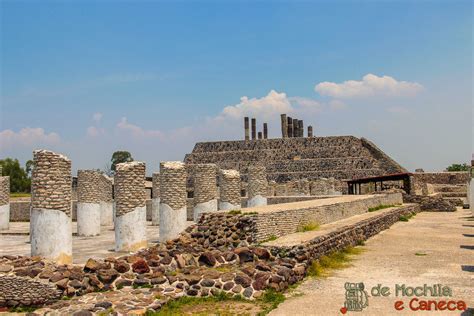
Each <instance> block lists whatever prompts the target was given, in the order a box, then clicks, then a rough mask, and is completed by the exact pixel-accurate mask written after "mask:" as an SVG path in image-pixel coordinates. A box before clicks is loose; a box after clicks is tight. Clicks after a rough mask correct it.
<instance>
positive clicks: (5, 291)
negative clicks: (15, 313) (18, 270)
mask: <svg viewBox="0 0 474 316" xmlns="http://www.w3.org/2000/svg"><path fill="white" fill-rule="evenodd" d="M60 295H61V291H60V290H58V289H57V288H56V286H54V284H52V283H44V282H40V281H36V280H32V279H30V278H28V277H19V276H14V275H10V276H1V277H0V306H16V305H27V306H28V305H42V304H46V303H48V302H52V301H55V300H57V299H59V298H60Z"/></svg>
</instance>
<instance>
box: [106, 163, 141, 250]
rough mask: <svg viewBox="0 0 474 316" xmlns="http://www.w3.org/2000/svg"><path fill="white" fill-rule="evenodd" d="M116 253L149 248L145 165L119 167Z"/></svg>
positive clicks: (116, 191)
mask: <svg viewBox="0 0 474 316" xmlns="http://www.w3.org/2000/svg"><path fill="white" fill-rule="evenodd" d="M114 185H115V203H116V217H115V251H128V252H130V251H137V250H139V249H141V248H145V247H146V246H147V239H146V192H145V163H143V162H138V161H133V162H126V163H120V164H118V165H117V171H116V173H115V180H114Z"/></svg>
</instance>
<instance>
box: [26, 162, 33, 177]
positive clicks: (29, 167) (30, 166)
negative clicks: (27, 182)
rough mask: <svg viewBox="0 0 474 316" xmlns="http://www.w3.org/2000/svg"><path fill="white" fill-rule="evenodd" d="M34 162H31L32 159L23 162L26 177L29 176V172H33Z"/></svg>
mask: <svg viewBox="0 0 474 316" xmlns="http://www.w3.org/2000/svg"><path fill="white" fill-rule="evenodd" d="M34 164H35V163H34V162H33V160H28V161H27V162H26V163H25V171H26V174H27V175H28V178H31V172H33V167H34Z"/></svg>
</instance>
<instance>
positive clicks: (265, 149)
mask: <svg viewBox="0 0 474 316" xmlns="http://www.w3.org/2000/svg"><path fill="white" fill-rule="evenodd" d="M335 157H336V158H335ZM185 162H186V163H187V164H200V163H215V164H217V165H218V166H219V168H221V169H236V170H239V171H240V173H241V175H242V178H243V179H244V181H246V179H247V178H246V176H247V168H248V167H249V166H250V165H252V164H254V163H255V162H260V163H263V164H265V167H266V170H267V178H268V180H275V181H277V182H286V181H289V180H293V179H301V178H307V179H309V180H314V179H318V178H321V177H325V178H330V177H334V178H336V179H350V178H354V177H367V176H377V175H383V174H388V173H397V172H406V170H405V169H404V168H403V167H401V166H400V165H399V164H398V163H396V162H395V161H394V160H393V159H391V158H390V157H389V156H387V155H386V154H385V153H384V152H383V151H381V150H380V149H379V148H378V147H377V146H375V145H374V144H373V143H372V142H370V141H368V140H366V139H364V138H361V139H359V138H356V137H354V136H330V137H297V138H283V139H281V138H278V139H263V140H251V141H243V140H242V141H220V142H205V143H197V144H196V146H195V147H194V150H193V152H192V153H190V154H188V155H186V157H185ZM190 168H192V166H191V167H190Z"/></svg>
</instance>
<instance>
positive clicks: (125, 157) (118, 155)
mask: <svg viewBox="0 0 474 316" xmlns="http://www.w3.org/2000/svg"><path fill="white" fill-rule="evenodd" d="M110 161H111V162H112V165H111V166H110V169H111V170H112V171H115V168H116V166H117V164H119V163H122V162H130V161H133V157H132V154H130V153H129V152H128V151H116V152H114V153H113V154H112V159H110Z"/></svg>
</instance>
